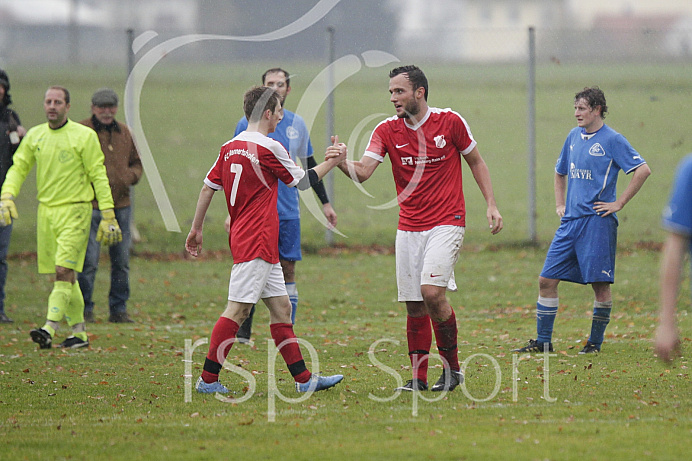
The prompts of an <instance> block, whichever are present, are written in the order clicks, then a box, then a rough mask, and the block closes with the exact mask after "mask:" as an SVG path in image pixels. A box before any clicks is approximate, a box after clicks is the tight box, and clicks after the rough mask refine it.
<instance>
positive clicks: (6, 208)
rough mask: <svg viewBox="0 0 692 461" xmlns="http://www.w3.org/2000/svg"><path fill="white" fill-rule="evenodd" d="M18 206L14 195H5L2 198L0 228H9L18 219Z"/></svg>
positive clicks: (0, 200)
mask: <svg viewBox="0 0 692 461" xmlns="http://www.w3.org/2000/svg"><path fill="white" fill-rule="evenodd" d="M18 217H19V214H17V206H16V205H15V204H14V197H12V194H9V193H4V194H2V196H0V227H5V226H9V225H10V224H12V220H13V219H17V218H18Z"/></svg>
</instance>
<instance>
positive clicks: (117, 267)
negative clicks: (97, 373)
mask: <svg viewBox="0 0 692 461" xmlns="http://www.w3.org/2000/svg"><path fill="white" fill-rule="evenodd" d="M117 112H118V95H117V94H116V93H115V91H113V90H111V89H110V88H102V89H100V90H97V91H96V92H95V93H94V95H93V96H92V98H91V113H92V116H91V118H88V119H86V120H82V121H81V122H80V123H81V124H82V125H86V126H88V127H91V128H93V129H94V131H96V133H97V134H98V138H99V142H100V143H101V150H103V154H104V156H105V162H104V163H105V165H106V172H107V173H108V181H109V182H110V186H111V193H112V194H113V202H114V203H115V217H116V219H117V220H118V224H119V225H120V228H121V229H122V232H123V240H122V242H120V243H117V244H115V245H113V246H111V247H109V248H108V252H109V255H110V259H111V288H110V292H109V293H108V307H109V308H110V316H109V318H108V321H109V322H113V323H132V320H131V319H130V317H129V316H128V315H127V300H128V299H129V297H130V279H129V273H130V242H131V240H132V238H131V234H130V218H131V215H132V209H131V207H130V186H132V185H134V184H137V182H138V181H139V178H140V177H141V176H142V162H141V160H140V158H139V154H138V153H137V149H136V147H135V144H134V141H133V140H132V134H131V133H130V130H129V129H128V127H127V126H126V125H124V124H122V123H120V122H118V121H116V120H115V114H116V113H117ZM100 221H101V212H100V211H99V210H98V208H97V206H96V203H94V211H93V213H92V217H91V235H90V236H89V245H88V247H87V252H86V258H85V259H84V270H83V271H82V273H80V274H79V276H78V280H79V286H80V288H81V289H82V293H83V295H84V319H85V320H86V321H87V322H93V321H94V302H93V301H92V299H91V298H92V294H93V292H94V279H95V278H96V270H97V269H98V263H99V255H100V250H101V245H100V244H99V243H98V242H97V241H96V231H97V230H98V227H99V222H100Z"/></svg>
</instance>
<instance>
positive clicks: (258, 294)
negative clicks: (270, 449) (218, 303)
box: [185, 87, 346, 394]
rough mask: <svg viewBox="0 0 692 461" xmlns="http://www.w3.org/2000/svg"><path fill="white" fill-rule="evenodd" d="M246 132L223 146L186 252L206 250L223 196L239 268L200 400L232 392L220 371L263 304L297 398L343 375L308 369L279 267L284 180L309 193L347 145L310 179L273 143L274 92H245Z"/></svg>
mask: <svg viewBox="0 0 692 461" xmlns="http://www.w3.org/2000/svg"><path fill="white" fill-rule="evenodd" d="M243 109H244V112H245V116H246V117H247V119H248V121H249V123H248V128H247V130H246V131H244V132H242V133H240V134H239V135H238V136H236V137H235V138H233V139H231V140H230V141H228V142H227V143H226V144H224V145H223V146H222V147H221V152H220V153H219V157H218V159H217V160H216V162H215V163H214V166H213V167H212V168H211V170H210V171H209V173H208V174H207V177H206V178H205V179H204V186H203V187H202V191H201V192H200V195H199V199H198V201H197V208H196V210H195V217H194V219H193V221H192V228H191V229H190V233H189V234H188V236H187V240H186V241H185V248H186V250H187V251H188V253H190V254H191V255H192V256H198V255H199V253H200V251H201V250H202V240H203V237H202V227H203V224H204V217H205V216H206V213H207V210H208V208H209V204H210V203H211V199H212V197H213V196H214V192H216V191H217V190H223V191H224V193H225V195H226V205H227V206H228V212H229V214H230V217H231V229H230V233H229V245H230V247H231V253H232V254H233V268H232V270H231V279H230V283H229V287H228V304H227V306H226V310H224V312H223V314H221V317H220V318H219V320H218V321H217V322H216V325H215V326H214V329H213V330H212V333H211V341H210V344H209V351H208V353H207V357H206V360H205V362H204V369H203V372H202V376H201V377H200V378H199V380H198V381H197V384H196V389H197V391H198V392H200V393H215V392H219V393H222V394H226V393H228V392H230V391H229V390H228V388H226V386H224V385H223V384H221V383H220V382H219V372H220V371H221V367H222V365H223V362H224V361H225V359H226V357H227V356H228V352H229V351H230V350H231V347H232V346H233V342H234V341H235V337H236V334H237V332H238V328H239V326H240V325H241V324H242V323H243V321H244V320H245V318H247V316H248V314H249V312H250V308H251V307H252V305H253V304H255V303H257V301H259V300H260V299H262V300H263V301H264V303H265V304H266V306H267V308H268V309H269V315H270V330H271V335H272V338H273V339H274V342H275V344H276V346H277V348H278V349H279V351H280V352H281V355H282V357H283V358H284V360H285V361H286V364H287V365H288V369H289V371H290V372H291V375H292V376H293V378H294V379H295V381H296V390H297V391H298V392H308V391H320V390H323V389H327V388H330V387H332V386H334V385H336V384H337V383H339V382H340V381H341V380H342V379H343V376H342V375H333V376H319V375H317V374H312V373H310V371H309V370H308V369H307V367H306V366H305V361H304V360H303V356H302V353H301V352H300V348H299V346H298V342H297V339H296V335H295V333H294V332H293V325H292V323H291V302H290V301H289V298H288V293H287V291H286V285H285V284H284V277H283V272H282V270H281V265H280V264H279V244H278V239H279V217H278V213H277V208H276V200H277V191H278V181H282V182H283V183H285V184H286V185H288V186H291V187H296V186H297V187H298V188H299V189H301V190H303V189H307V188H308V187H311V186H312V185H313V184H315V183H317V182H318V181H319V180H320V179H322V177H323V176H324V175H325V174H327V173H328V172H329V171H331V170H332V168H334V167H335V166H336V165H337V164H338V163H339V162H341V161H343V160H344V159H345V157H346V146H345V145H344V144H339V143H338V138H336V137H335V142H334V145H333V146H329V147H328V148H327V152H326V154H325V161H324V162H323V163H321V164H319V165H317V166H316V167H315V168H312V169H309V170H308V171H307V172H305V171H304V170H303V169H301V168H300V167H298V166H297V165H296V164H295V163H294V162H293V160H291V158H290V157H289V155H288V152H286V149H284V147H283V146H282V145H281V144H280V143H279V142H277V141H275V140H273V139H271V138H269V137H267V135H268V134H269V133H271V132H273V131H274V129H276V125H277V124H278V123H279V122H280V121H281V117H282V111H281V98H280V96H279V94H278V93H277V92H276V91H274V90H272V89H271V88H264V87H255V88H252V89H250V90H248V92H247V93H245V98H244V105H243Z"/></svg>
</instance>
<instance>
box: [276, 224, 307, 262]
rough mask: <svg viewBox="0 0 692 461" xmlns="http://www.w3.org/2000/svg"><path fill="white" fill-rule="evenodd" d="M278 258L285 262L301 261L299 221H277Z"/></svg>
mask: <svg viewBox="0 0 692 461" xmlns="http://www.w3.org/2000/svg"><path fill="white" fill-rule="evenodd" d="M279 258H280V259H283V260H285V261H301V260H302V259H303V254H302V253H301V251H300V219H286V220H280V221H279Z"/></svg>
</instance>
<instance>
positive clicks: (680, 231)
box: [656, 155, 692, 361]
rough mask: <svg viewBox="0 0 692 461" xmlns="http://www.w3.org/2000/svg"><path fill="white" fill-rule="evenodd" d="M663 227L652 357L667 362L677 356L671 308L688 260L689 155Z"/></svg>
mask: <svg viewBox="0 0 692 461" xmlns="http://www.w3.org/2000/svg"><path fill="white" fill-rule="evenodd" d="M663 227H664V228H665V229H666V230H667V231H668V237H667V238H666V243H665V245H664V247H663V258H662V259H661V275H660V282H659V287H660V293H659V298H660V306H661V307H660V309H661V310H660V313H659V325H658V329H657V330H656V353H657V354H658V357H659V358H660V359H661V360H664V361H670V360H672V359H673V358H674V357H675V355H677V354H678V353H679V352H680V336H679V333H678V329H677V327H676V321H675V305H676V303H677V300H678V292H679V290H680V282H681V280H682V264H683V261H684V259H685V253H690V255H691V256H692V155H688V156H687V157H686V158H685V159H684V160H683V161H682V162H681V163H680V165H678V170H677V174H676V177H675V182H674V184H673V190H672V193H671V195H670V200H669V201H668V206H666V208H665V210H664V211H663Z"/></svg>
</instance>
